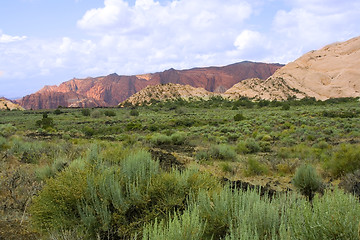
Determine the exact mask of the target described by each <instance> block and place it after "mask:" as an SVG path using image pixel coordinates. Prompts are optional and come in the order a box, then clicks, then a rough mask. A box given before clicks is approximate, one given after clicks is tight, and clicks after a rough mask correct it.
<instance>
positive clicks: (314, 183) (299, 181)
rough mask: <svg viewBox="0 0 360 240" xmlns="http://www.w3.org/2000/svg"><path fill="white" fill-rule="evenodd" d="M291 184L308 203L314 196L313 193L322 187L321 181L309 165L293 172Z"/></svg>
mask: <svg viewBox="0 0 360 240" xmlns="http://www.w3.org/2000/svg"><path fill="white" fill-rule="evenodd" d="M292 183H293V184H294V186H295V187H296V188H297V189H298V190H299V191H300V193H301V194H303V195H305V196H306V197H307V198H308V200H309V201H310V202H311V201H312V199H313V197H314V196H315V192H317V191H319V190H320V189H321V187H322V180H321V178H320V177H319V175H318V174H317V173H316V170H315V168H314V167H312V166H311V165H302V166H300V167H299V168H298V169H297V170H296V172H295V176H294V179H293V180H292Z"/></svg>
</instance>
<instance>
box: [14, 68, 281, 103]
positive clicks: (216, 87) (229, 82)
mask: <svg viewBox="0 0 360 240" xmlns="http://www.w3.org/2000/svg"><path fill="white" fill-rule="evenodd" d="M280 67H282V65H281V64H266V63H254V62H241V63H235V64H232V65H228V66H225V67H207V68H194V69H189V70H175V69H169V70H166V71H164V72H159V73H153V74H143V75H134V76H119V75H117V74H110V75H108V76H105V77H97V78H86V79H75V78H74V79H72V80H69V81H67V82H64V83H62V84H60V85H59V86H45V87H44V88H43V89H41V90H40V91H38V92H36V93H34V94H31V95H27V96H25V97H23V98H22V99H19V100H18V101H17V102H18V103H19V104H20V105H21V106H23V107H24V108H26V109H51V108H57V107H58V106H63V107H96V106H116V105H118V104H119V103H120V102H123V101H124V100H126V99H127V98H128V97H130V96H131V95H133V94H134V93H136V92H138V91H140V90H141V89H143V88H145V87H146V86H148V85H158V84H166V83H176V84H181V85H190V86H193V87H196V88H199V87H201V88H204V89H206V90H208V91H211V92H219V93H221V92H225V91H226V90H227V89H229V88H230V87H232V86H233V85H234V84H236V83H238V82H240V81H242V80H244V79H247V78H252V77H256V78H260V79H266V78H268V77H269V76H271V75H272V74H273V73H274V72H275V71H276V70H277V69H279V68H280Z"/></svg>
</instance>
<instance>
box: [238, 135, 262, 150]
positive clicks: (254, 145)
mask: <svg viewBox="0 0 360 240" xmlns="http://www.w3.org/2000/svg"><path fill="white" fill-rule="evenodd" d="M260 150H261V148H260V144H259V143H258V142H257V141H256V140H255V139H253V138H248V139H246V140H245V141H240V142H239V143H238V144H237V145H236V151H237V152H238V153H242V154H250V153H257V152H259V151H260Z"/></svg>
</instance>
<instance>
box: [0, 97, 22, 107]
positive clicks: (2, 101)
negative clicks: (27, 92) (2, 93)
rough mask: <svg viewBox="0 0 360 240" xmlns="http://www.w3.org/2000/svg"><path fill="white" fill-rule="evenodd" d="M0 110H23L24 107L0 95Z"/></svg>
mask: <svg viewBox="0 0 360 240" xmlns="http://www.w3.org/2000/svg"><path fill="white" fill-rule="evenodd" d="M0 110H24V108H23V107H21V106H20V105H19V104H16V103H13V102H12V101H10V100H9V99H6V98H3V97H0Z"/></svg>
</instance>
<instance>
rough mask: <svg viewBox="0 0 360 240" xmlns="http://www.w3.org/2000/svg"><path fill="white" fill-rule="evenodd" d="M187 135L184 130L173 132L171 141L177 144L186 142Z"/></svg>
mask: <svg viewBox="0 0 360 240" xmlns="http://www.w3.org/2000/svg"><path fill="white" fill-rule="evenodd" d="M186 137H187V135H186V133H184V132H176V133H173V134H171V136H170V138H171V142H172V143H173V144H175V145H183V144H185V141H186Z"/></svg>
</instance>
